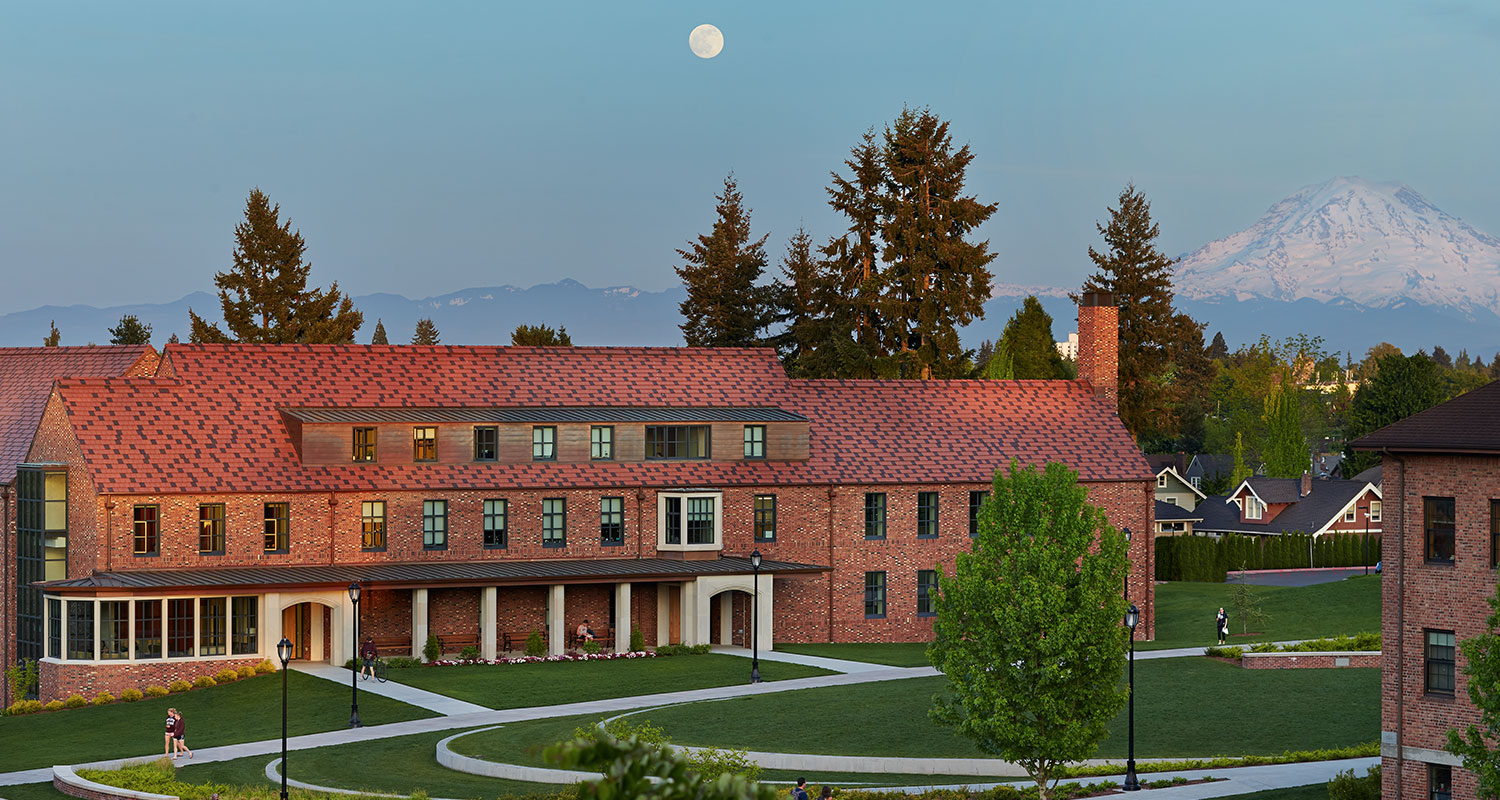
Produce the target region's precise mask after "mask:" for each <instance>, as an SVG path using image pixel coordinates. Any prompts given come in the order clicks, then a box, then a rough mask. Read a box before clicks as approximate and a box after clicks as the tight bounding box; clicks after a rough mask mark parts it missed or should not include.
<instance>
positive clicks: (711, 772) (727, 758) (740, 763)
mask: <svg viewBox="0 0 1500 800" xmlns="http://www.w3.org/2000/svg"><path fill="white" fill-rule="evenodd" d="M687 764H688V769H691V770H692V771H694V772H696V773H698V776H699V777H700V778H702V779H703V780H704V782H705V783H711V782H713V781H716V780H718V779H719V776H720V775H744V776H745V777H746V778H747V779H749V780H752V781H754V780H759V778H760V765H759V764H753V763H751V762H750V756H749V755H748V754H747V753H746V752H745V751H744V750H734V749H724V750H720V749H719V748H717V747H700V748H698V749H697V750H694V751H692V752H690V753H688V754H687Z"/></svg>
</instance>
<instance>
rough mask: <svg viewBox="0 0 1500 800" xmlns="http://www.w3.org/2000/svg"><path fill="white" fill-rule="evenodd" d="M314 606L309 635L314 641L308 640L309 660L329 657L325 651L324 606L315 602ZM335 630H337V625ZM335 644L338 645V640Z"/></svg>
mask: <svg viewBox="0 0 1500 800" xmlns="http://www.w3.org/2000/svg"><path fill="white" fill-rule="evenodd" d="M312 607H313V611H312V633H311V634H309V637H308V638H310V639H312V641H311V642H308V645H309V647H308V650H307V660H308V661H322V660H324V659H325V658H327V657H328V654H327V653H324V652H323V606H321V605H319V604H318V603H313V604H312ZM334 630H337V627H336V626H335V628H334ZM329 638H330V639H335V640H336V639H337V638H338V637H337V636H330V637H329ZM333 646H334V648H337V647H338V643H337V641H335V642H334V643H333Z"/></svg>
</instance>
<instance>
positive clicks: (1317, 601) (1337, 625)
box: [1136, 575, 1380, 650]
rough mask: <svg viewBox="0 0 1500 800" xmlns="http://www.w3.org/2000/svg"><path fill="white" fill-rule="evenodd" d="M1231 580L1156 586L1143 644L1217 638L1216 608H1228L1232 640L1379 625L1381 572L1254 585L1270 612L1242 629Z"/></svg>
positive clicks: (1201, 642)
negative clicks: (1150, 633) (1151, 625)
mask: <svg viewBox="0 0 1500 800" xmlns="http://www.w3.org/2000/svg"><path fill="white" fill-rule="evenodd" d="M1234 588H1235V587H1234V584H1232V583H1189V582H1178V583H1163V584H1159V585H1158V586H1157V587H1156V640H1155V641H1154V642H1142V643H1138V644H1137V645H1136V647H1137V648H1138V649H1143V650H1160V649H1165V648H1170V647H1202V646H1208V645H1212V644H1214V642H1215V637H1214V632H1213V622H1214V614H1215V612H1217V611H1218V610H1219V607H1220V606H1223V607H1224V608H1225V609H1226V610H1227V611H1228V612H1229V614H1230V624H1231V631H1230V633H1231V636H1230V643H1231V644H1237V643H1241V642H1266V641H1286V640H1289V639H1315V638H1318V637H1320V636H1332V635H1334V634H1340V633H1348V634H1353V633H1364V632H1366V631H1371V632H1373V631H1379V630H1380V576H1379V575H1369V576H1363V575H1361V576H1357V577H1353V578H1346V579H1344V580H1341V581H1334V582H1332V583H1320V584H1317V585H1315V586H1300V587H1288V586H1251V587H1250V590H1251V591H1252V592H1254V593H1255V594H1256V595H1258V596H1259V597H1260V598H1261V608H1262V609H1263V610H1264V611H1265V612H1266V614H1267V615H1268V619H1267V621H1266V622H1265V623H1264V624H1261V625H1251V626H1249V628H1250V633H1251V634H1253V635H1251V636H1242V635H1240V632H1241V630H1242V629H1243V628H1242V623H1243V620H1241V619H1239V618H1238V616H1239V615H1237V614H1236V613H1235V611H1234V604H1233V603H1231V602H1230V599H1229V598H1230V593H1231V592H1232V591H1233V590H1234Z"/></svg>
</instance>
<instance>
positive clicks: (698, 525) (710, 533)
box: [687, 497, 714, 544]
mask: <svg viewBox="0 0 1500 800" xmlns="http://www.w3.org/2000/svg"><path fill="white" fill-rule="evenodd" d="M687 543H688V544H713V543H714V498H712V497H689V498H688V499H687Z"/></svg>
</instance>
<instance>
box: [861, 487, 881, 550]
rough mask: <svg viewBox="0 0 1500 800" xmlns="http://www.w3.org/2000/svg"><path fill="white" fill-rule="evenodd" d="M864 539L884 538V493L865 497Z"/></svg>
mask: <svg viewBox="0 0 1500 800" xmlns="http://www.w3.org/2000/svg"><path fill="white" fill-rule="evenodd" d="M865 538H866V539H884V538H885V493H884V492H875V493H872V494H866V495H865Z"/></svg>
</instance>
